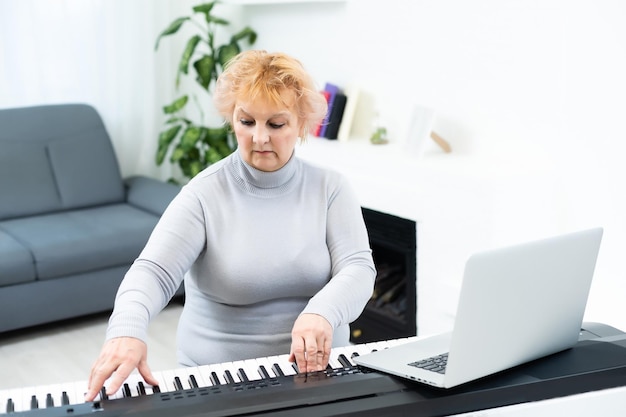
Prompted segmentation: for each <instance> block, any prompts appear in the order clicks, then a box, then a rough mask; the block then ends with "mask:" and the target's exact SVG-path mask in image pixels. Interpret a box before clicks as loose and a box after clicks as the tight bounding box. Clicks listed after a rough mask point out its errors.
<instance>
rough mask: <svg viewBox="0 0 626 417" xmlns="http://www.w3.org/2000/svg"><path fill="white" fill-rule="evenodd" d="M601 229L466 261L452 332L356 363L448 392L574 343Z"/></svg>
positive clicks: (370, 355) (373, 354) (482, 254)
mask: <svg viewBox="0 0 626 417" xmlns="http://www.w3.org/2000/svg"><path fill="white" fill-rule="evenodd" d="M602 234H603V229H602V228H593V229H587V230H582V231H577V232H572V233H568V234H564V235H559V236H554V237H549V238H545V239H541V240H537V241H533V242H526V243H522V244H518V245H513V246H508V247H504V248H498V249H492V250H488V251H484V252H480V253H476V254H473V255H472V256H470V257H469V258H468V260H467V262H466V264H465V271H464V275H463V283H462V285H461V292H460V296H459V301H458V307H457V313H456V319H455V322H454V326H453V330H452V331H451V332H447V333H442V334H436V335H432V336H425V337H418V338H417V339H416V340H413V341H410V342H407V343H404V344H400V345H395V346H392V347H389V348H386V349H383V350H379V351H375V352H371V353H367V354H364V355H361V356H358V357H355V358H354V361H355V362H356V363H357V364H358V365H361V366H364V367H367V368H371V369H374V370H377V371H382V372H385V373H388V374H392V375H396V376H400V377H403V378H408V379H410V380H412V381H417V382H421V383H424V384H428V385H432V386H435V387H439V388H452V387H455V386H458V385H461V384H464V383H467V382H471V381H474V380H477V379H479V378H482V377H485V376H488V375H491V374H494V373H497V372H500V371H503V370H506V369H509V368H512V367H514V366H517V365H521V364H523V363H526V362H529V361H531V360H534V359H538V358H541V357H544V356H547V355H550V354H553V353H556V352H559V351H562V350H565V349H568V348H571V347H572V346H574V345H575V344H576V343H577V342H578V338H579V333H580V331H581V326H582V321H583V316H584V312H585V307H586V304H587V297H588V295H589V290H590V287H591V280H592V278H593V273H594V269H595V265H596V258H597V256H598V252H599V250H600V242H601V240H602Z"/></svg>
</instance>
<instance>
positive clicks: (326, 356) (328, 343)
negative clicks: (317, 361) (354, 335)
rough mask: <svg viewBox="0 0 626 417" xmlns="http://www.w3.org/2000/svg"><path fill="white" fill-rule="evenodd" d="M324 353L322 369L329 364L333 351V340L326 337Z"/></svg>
mask: <svg viewBox="0 0 626 417" xmlns="http://www.w3.org/2000/svg"><path fill="white" fill-rule="evenodd" d="M323 345H324V355H323V356H322V369H326V367H327V366H328V362H330V353H331V351H332V345H333V343H332V340H331V339H326V340H324V344H323Z"/></svg>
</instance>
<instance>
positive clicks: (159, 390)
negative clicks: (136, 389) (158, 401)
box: [152, 385, 161, 394]
mask: <svg viewBox="0 0 626 417" xmlns="http://www.w3.org/2000/svg"><path fill="white" fill-rule="evenodd" d="M152 392H153V393H155V394H158V393H159V392H161V387H159V386H158V385H153V386H152Z"/></svg>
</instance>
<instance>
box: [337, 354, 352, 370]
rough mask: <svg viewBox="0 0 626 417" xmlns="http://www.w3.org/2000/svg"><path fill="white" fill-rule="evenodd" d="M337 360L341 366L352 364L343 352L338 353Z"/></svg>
mask: <svg viewBox="0 0 626 417" xmlns="http://www.w3.org/2000/svg"><path fill="white" fill-rule="evenodd" d="M337 360H338V361H339V363H340V364H342V365H343V366H345V367H347V368H349V367H350V366H352V363H351V362H350V360H349V359H348V358H346V356H345V355H344V354H343V353H342V354H340V355H339V357H338V358H337Z"/></svg>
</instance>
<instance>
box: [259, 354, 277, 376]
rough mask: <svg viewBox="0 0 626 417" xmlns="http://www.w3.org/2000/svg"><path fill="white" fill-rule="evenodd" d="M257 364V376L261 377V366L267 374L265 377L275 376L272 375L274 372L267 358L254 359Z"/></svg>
mask: <svg viewBox="0 0 626 417" xmlns="http://www.w3.org/2000/svg"><path fill="white" fill-rule="evenodd" d="M256 362H257V374H259V375H260V376H262V375H261V371H260V369H261V366H262V367H263V368H264V369H265V371H266V372H267V375H268V376H269V377H270V378H274V377H275V376H276V374H275V373H274V371H273V370H272V362H270V359H269V357H265V358H257V359H256Z"/></svg>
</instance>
